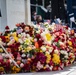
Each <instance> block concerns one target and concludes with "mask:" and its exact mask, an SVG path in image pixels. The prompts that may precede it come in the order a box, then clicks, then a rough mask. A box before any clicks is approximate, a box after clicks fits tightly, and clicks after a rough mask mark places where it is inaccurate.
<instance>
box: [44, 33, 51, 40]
mask: <svg viewBox="0 0 76 75" xmlns="http://www.w3.org/2000/svg"><path fill="white" fill-rule="evenodd" d="M45 36H46V40H47V41H50V40H51V34H49V33H47V34H45Z"/></svg>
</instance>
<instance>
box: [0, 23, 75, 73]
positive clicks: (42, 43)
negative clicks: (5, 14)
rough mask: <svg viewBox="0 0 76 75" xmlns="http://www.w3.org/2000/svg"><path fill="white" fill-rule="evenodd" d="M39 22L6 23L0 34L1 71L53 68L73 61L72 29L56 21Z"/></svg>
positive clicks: (30, 70)
mask: <svg viewBox="0 0 76 75" xmlns="http://www.w3.org/2000/svg"><path fill="white" fill-rule="evenodd" d="M41 25H42V26H39V25H31V26H30V25H25V24H24V23H19V24H16V28H15V29H13V30H10V28H9V27H8V26H6V27H5V32H4V33H1V34H0V45H1V46H0V73H5V74H6V73H26V72H42V71H56V70H63V68H64V67H65V66H69V65H71V64H72V63H74V61H75V54H76V53H75V52H76V33H75V32H74V30H71V29H70V28H69V27H67V26H61V25H56V24H55V23H53V24H52V25H49V24H48V23H44V24H41Z"/></svg>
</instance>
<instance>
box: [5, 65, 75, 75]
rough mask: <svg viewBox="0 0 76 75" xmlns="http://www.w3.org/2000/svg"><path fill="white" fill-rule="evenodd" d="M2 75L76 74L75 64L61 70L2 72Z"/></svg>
mask: <svg viewBox="0 0 76 75" xmlns="http://www.w3.org/2000/svg"><path fill="white" fill-rule="evenodd" d="M4 75H76V64H74V65H71V66H69V67H65V68H64V70H62V71H53V72H34V73H21V74H4Z"/></svg>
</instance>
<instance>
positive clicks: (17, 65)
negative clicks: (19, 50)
mask: <svg viewBox="0 0 76 75" xmlns="http://www.w3.org/2000/svg"><path fill="white" fill-rule="evenodd" d="M0 46H1V47H2V49H3V50H4V51H5V53H6V54H7V55H8V56H9V58H10V59H11V60H12V62H13V63H14V64H15V65H16V66H17V67H18V68H19V66H18V64H17V63H16V62H15V61H14V60H13V59H12V57H11V56H10V55H9V53H8V52H7V51H6V49H5V48H4V47H3V46H2V44H1V43H0Z"/></svg>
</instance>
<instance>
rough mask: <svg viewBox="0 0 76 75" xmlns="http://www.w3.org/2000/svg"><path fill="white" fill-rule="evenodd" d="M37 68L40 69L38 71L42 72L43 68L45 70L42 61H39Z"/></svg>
mask: <svg viewBox="0 0 76 75" xmlns="http://www.w3.org/2000/svg"><path fill="white" fill-rule="evenodd" d="M36 67H37V68H38V70H40V69H41V68H43V65H42V64H41V62H40V61H38V63H37V66H36Z"/></svg>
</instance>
